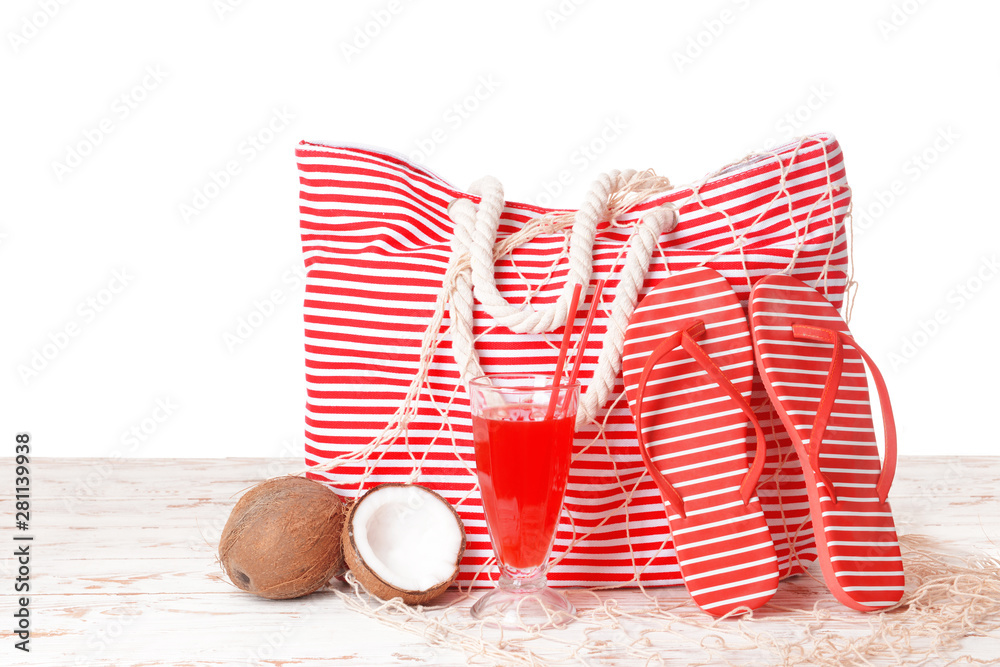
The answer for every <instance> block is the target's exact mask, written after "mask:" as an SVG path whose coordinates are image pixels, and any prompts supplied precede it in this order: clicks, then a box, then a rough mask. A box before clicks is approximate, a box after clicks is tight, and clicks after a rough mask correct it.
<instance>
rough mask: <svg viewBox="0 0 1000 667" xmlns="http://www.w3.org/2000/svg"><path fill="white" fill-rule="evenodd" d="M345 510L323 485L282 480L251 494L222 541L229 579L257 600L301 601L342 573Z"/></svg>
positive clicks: (232, 516) (238, 506)
mask: <svg viewBox="0 0 1000 667" xmlns="http://www.w3.org/2000/svg"><path fill="white" fill-rule="evenodd" d="M344 515H345V510H344V504H343V503H342V502H341V501H340V498H339V497H338V496H337V494H335V493H334V492H333V491H331V490H330V489H329V488H327V487H326V486H325V485H324V484H322V483H321V482H317V481H314V480H310V479H305V478H303V477H277V478H275V479H270V480H267V481H266V482H263V483H261V484H258V485H257V486H255V487H253V488H252V489H250V490H249V491H247V492H246V493H245V494H244V495H243V497H242V498H240V500H239V502H237V503H236V506H235V507H234V508H233V511H232V513H231V514H230V515H229V520H228V521H227V522H226V527H225V528H224V529H223V531H222V538H221V539H220V540H219V561H220V562H221V563H222V567H223V569H224V570H225V571H226V574H227V575H228V576H229V579H230V580H231V581H232V582H233V583H234V584H235V585H236V586H237V587H238V588H241V589H243V590H245V591H247V592H249V593H253V594H254V595H259V596H261V597H264V598H269V599H273V600H280V599H287V598H297V597H301V596H303V595H308V594H309V593H312V592H313V591H315V590H318V589H319V588H321V587H323V586H324V585H325V584H326V583H327V582H328V581H330V579H331V578H332V577H333V576H334V575H336V574H338V573H339V572H341V571H342V570H343V567H344V559H343V554H342V551H341V546H340V544H341V543H340V534H341V532H342V529H343V523H344Z"/></svg>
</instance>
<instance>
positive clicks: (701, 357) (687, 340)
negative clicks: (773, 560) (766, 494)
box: [681, 322, 767, 505]
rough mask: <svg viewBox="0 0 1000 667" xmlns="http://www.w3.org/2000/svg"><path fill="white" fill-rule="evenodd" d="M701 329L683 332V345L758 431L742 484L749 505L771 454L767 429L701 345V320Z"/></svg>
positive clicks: (703, 329)
mask: <svg viewBox="0 0 1000 667" xmlns="http://www.w3.org/2000/svg"><path fill="white" fill-rule="evenodd" d="M699 324H701V327H700V329H699V328H697V327H690V328H688V329H687V330H685V331H684V332H682V335H681V345H682V346H683V347H684V349H685V350H686V351H687V353H688V354H690V355H691V358H692V359H694V360H695V362H696V363H697V364H698V365H699V366H701V367H702V368H703V369H704V370H705V372H706V373H707V374H708V377H710V378H711V379H712V380H713V381H714V382H715V384H717V385H719V387H721V388H722V389H723V390H724V391H725V392H726V393H727V394H729V397H730V398H731V399H733V401H734V402H735V403H736V404H737V405H738V406H739V407H740V410H742V411H743V414H744V415H746V417H747V419H749V420H750V423H751V424H752V425H753V429H754V432H755V433H756V435H757V449H756V453H755V456H754V459H753V465H752V466H750V470H749V471H748V472H747V474H746V475H745V476H744V477H743V483H742V484H740V496H741V497H742V498H743V504H744V505H746V504H748V503H749V502H750V498H752V497H753V494H754V491H755V490H756V489H757V482H758V481H759V480H760V476H761V473H763V472H764V463H765V459H766V458H767V441H766V440H765V439H764V430H763V429H762V428H761V427H760V423H759V422H758V421H757V416H756V415H755V414H754V412H753V408H752V407H750V403H748V402H747V399H746V398H744V397H743V394H741V393H740V392H739V390H738V389H736V387H735V386H733V383H732V382H731V381H730V380H729V378H728V377H726V374H725V373H723V372H722V369H721V368H719V366H718V364H716V363H715V361H714V360H713V359H712V358H711V357H710V356H708V353H707V352H705V350H704V349H702V347H701V345H698V343H697V339H698V338H701V337H702V336H704V335H705V326H704V324H702V323H701V322H699Z"/></svg>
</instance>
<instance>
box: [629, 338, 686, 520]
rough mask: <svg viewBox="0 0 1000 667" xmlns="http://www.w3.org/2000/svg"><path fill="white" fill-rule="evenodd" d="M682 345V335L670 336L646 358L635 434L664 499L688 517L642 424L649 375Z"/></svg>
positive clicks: (637, 393) (647, 466) (638, 393)
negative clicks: (651, 453) (653, 456)
mask: <svg viewBox="0 0 1000 667" xmlns="http://www.w3.org/2000/svg"><path fill="white" fill-rule="evenodd" d="M680 343H681V334H680V332H677V333H675V334H672V335H670V336H669V337H667V338H666V339H664V340H663V341H662V342H661V343H660V344H659V345H657V346H656V347H655V348H653V351H652V352H651V353H650V354H649V357H647V358H646V364H645V365H644V366H643V367H642V374H641V375H640V376H639V384H638V385H637V386H636V393H635V414H636V420H635V421H636V425H635V434H636V438H637V439H638V440H639V453H640V454H641V455H642V462H643V463H644V464H645V466H646V470H648V471H649V474H650V476H651V477H652V478H653V481H654V482H656V486H657V488H658V489H660V493H661V494H662V495H663V497H664V498H666V499H667V501H668V502H669V503H670V506H671V507H673V508H674V509H675V510H677V512H678V513H679V514H680V515H681V516H682V517H684V516H687V515H686V514H685V513H684V501H683V500H682V499H681V494H679V493H677V489H675V488H674V487H673V485H672V484H671V483H670V482H668V481H667V478H666V477H664V476H663V473H662V472H660V469H659V468H658V467H656V464H655V463H653V460H652V459H651V458H650V457H649V452H648V451H647V450H646V438H645V436H644V435H643V433H642V431H643V428H642V424H643V418H644V417H645V413H644V412H643V409H642V401H643V398H644V395H645V393H646V382H648V381H649V374H650V373H651V372H652V371H653V367H654V366H656V363H657V362H658V361H659V360H660V359H662V358H663V357H664V356H665V355H667V354H670V353H671V352H673V351H674V350H675V349H676V348H677V346H678V345H680Z"/></svg>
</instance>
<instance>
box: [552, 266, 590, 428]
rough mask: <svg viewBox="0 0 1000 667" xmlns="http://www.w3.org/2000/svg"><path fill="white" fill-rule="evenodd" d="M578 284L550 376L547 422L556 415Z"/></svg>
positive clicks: (578, 291) (578, 292)
mask: <svg viewBox="0 0 1000 667" xmlns="http://www.w3.org/2000/svg"><path fill="white" fill-rule="evenodd" d="M582 289H583V288H582V286H580V285H579V284H577V285H574V286H573V297H572V298H571V299H570V300H569V312H568V313H567V314H566V327H565V328H564V329H563V339H562V345H560V346H559V358H558V359H556V372H555V375H553V376H552V398H550V399H549V409H548V410H547V411H546V413H545V420H546V421H549V420H551V419H552V417H553V416H554V415H555V413H556V402H557V401H558V400H559V385H560V384H561V379H562V374H563V366H565V365H566V353H567V352H569V339H570V336H572V335H573V322H574V321H575V320H576V309H577V307H578V306H579V305H580V290H582Z"/></svg>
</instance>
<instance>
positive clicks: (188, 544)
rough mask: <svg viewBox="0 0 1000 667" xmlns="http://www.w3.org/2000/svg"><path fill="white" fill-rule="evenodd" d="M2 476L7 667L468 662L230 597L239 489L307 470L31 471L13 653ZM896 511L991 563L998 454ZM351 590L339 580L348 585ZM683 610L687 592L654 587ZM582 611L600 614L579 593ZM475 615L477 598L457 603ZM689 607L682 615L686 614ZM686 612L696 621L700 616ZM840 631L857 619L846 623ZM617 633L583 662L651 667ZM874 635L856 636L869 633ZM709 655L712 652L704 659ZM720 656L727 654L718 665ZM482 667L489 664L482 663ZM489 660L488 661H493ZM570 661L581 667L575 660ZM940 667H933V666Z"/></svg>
mask: <svg viewBox="0 0 1000 667" xmlns="http://www.w3.org/2000/svg"><path fill="white" fill-rule="evenodd" d="M0 460H2V461H4V462H5V463H6V465H4V466H2V467H0V469H2V470H3V473H2V475H3V478H2V481H0V494H2V497H0V553H2V554H3V555H2V557H0V609H2V614H0V618H2V619H3V620H0V665H53V666H56V665H58V666H63V665H88V666H89V665H129V666H134V667H138V666H146V665H258V664H262V665H284V666H303V665H320V664H323V665H414V664H418V665H419V664H424V665H464V664H467V657H466V655H465V654H463V653H462V652H461V651H458V650H453V649H448V648H443V647H439V646H432V645H430V644H429V643H428V642H426V641H425V640H424V639H423V638H422V637H420V636H418V635H416V634H412V633H410V632H406V631H403V630H397V629H395V628H392V627H389V626H387V625H385V624H383V623H381V622H379V621H377V620H373V619H371V618H368V617H366V616H364V615H362V614H359V613H357V612H355V611H352V610H350V609H348V608H347V607H346V606H345V604H344V602H343V600H341V598H340V597H338V595H337V594H336V593H335V592H334V591H332V590H325V591H322V592H320V593H317V594H314V595H312V596H309V597H306V598H302V599H300V600H289V601H269V600H261V599H257V598H255V597H253V596H251V595H249V594H246V593H243V592H241V591H238V590H236V589H235V588H234V587H233V586H232V585H230V584H229V583H228V581H226V580H225V579H224V577H223V576H222V574H221V570H220V568H219V566H218V564H217V563H216V559H215V554H216V546H217V542H218V537H219V534H220V531H221V529H222V526H223V525H224V523H225V521H226V518H227V517H228V515H229V512H230V510H231V508H232V506H233V504H234V502H235V500H236V498H237V497H238V495H239V493H240V492H241V491H242V490H244V489H246V488H248V487H250V486H252V485H253V484H255V483H256V482H258V481H260V480H262V479H265V478H267V477H270V476H274V475H276V474H280V473H284V472H291V471H294V470H297V469H298V468H299V467H300V465H301V461H300V460H280V461H274V460H262V459H205V460H195V459H188V460H170V459H157V460H148V459H147V460H124V461H117V462H115V461H112V460H110V459H41V460H36V461H35V462H34V463H33V466H32V469H31V482H32V500H31V502H32V508H31V509H32V515H31V527H30V531H28V533H29V534H31V535H33V537H34V540H33V541H32V542H31V562H30V568H31V573H30V585H31V592H30V605H29V607H30V612H31V641H30V648H31V652H30V653H23V652H22V651H19V650H16V649H15V648H14V643H15V642H16V641H18V640H17V638H16V637H14V636H13V634H12V631H13V628H14V626H13V623H12V613H13V610H14V609H15V605H16V603H17V598H18V597H19V595H18V594H15V593H14V580H15V578H16V576H17V568H18V565H17V564H16V563H15V561H14V559H13V558H12V554H13V552H14V546H13V545H15V544H18V543H17V542H15V541H14V540H13V537H14V536H15V533H17V534H22V533H20V532H18V531H15V529H14V527H13V524H14V512H15V507H14V500H13V498H12V496H13V493H12V487H13V477H14V475H13V470H14V466H13V463H12V461H11V459H9V458H7V459H0ZM891 501H892V503H893V508H894V512H895V514H896V518H897V523H898V525H899V527H900V532H901V533H922V534H927V535H930V536H933V537H935V538H939V539H941V540H950V541H953V542H955V543H959V544H961V545H963V546H968V547H976V548H979V549H983V550H987V551H989V552H990V553H992V554H993V555H996V554H997V545H998V544H1000V458H962V459H947V458H943V457H940V458H911V459H903V460H901V461H900V464H899V472H898V475H897V480H896V484H895V486H894V488H893V492H892V496H891ZM338 585H339V586H341V589H342V590H346V589H344V588H343V585H342V584H338ZM652 592H653V593H655V594H656V595H657V596H663V597H664V598H665V599H668V600H672V601H675V602H677V603H679V604H684V603H685V602H686V596H685V593H684V591H683V590H681V589H678V588H666V589H653V590H652ZM603 597H605V598H608V597H610V598H614V599H615V600H616V601H617V602H618V604H619V605H620V606H621V607H623V608H626V609H627V608H629V607H630V606H635V607H641V606H643V605H645V604H646V603H647V600H646V599H645V598H643V597H642V596H641V595H640V594H639V593H637V592H635V591H615V592H608V593H604V594H603ZM577 602H578V605H579V606H586V605H591V606H592V605H593V602H592V598H590V597H586V596H584V597H579V596H578V597H577ZM816 602H819V606H820V608H823V609H828V610H829V612H830V614H831V618H830V620H829V621H828V622H825V623H824V625H823V626H822V627H820V628H819V631H820V632H829V631H833V630H838V629H840V630H844V631H847V632H854V633H857V632H858V631H859V626H858V625H857V617H856V616H853V614H855V612H850V611H849V610H845V609H844V608H843V607H840V606H839V605H838V604H836V603H835V602H834V601H833V600H832V598H831V597H830V595H829V593H827V591H826V590H825V589H824V588H823V586H822V585H820V584H817V583H816V582H814V581H812V580H811V579H809V578H808V577H798V578H796V579H794V580H790V581H787V582H784V584H783V585H782V587H781V589H779V593H778V595H776V596H775V598H774V600H773V603H774V604H776V605H785V606H788V607H792V608H795V609H810V608H811V607H812V605H813V604H814V603H816ZM462 604H468V600H465V601H464V602H462ZM682 609H683V607H682ZM698 613H699V612H697V611H696V610H694V609H693V608H692V609H691V614H698ZM771 616H772V617H773V618H769V617H768V614H767V613H764V614H762V619H763V620H761V621H759V622H757V623H758V624H757V625H756V626H755V631H757V632H763V633H765V634H768V633H770V634H771V635H773V636H774V637H778V638H781V637H786V638H794V632H797V631H798V629H797V628H796V626H794V624H790V623H789V622H788V614H787V613H785V612H782V613H774V614H772V615H771ZM845 621H853V623H847V622H845ZM628 630H629V628H628V627H627V625H624V626H623V627H622V628H620V629H619V630H617V631H615V632H616V633H617V635H618V637H617V639H616V637H615V633H611V635H609V637H608V643H607V647H606V649H605V650H604V651H603V652H602V653H601V654H599V655H591V656H590V657H588V658H587V659H586V660H584V661H582V662H583V663H584V664H587V663H592V664H643V660H642V658H640V657H636V656H635V655H632V656H631V657H630V655H629V654H628V652H626V651H624V650H623V649H621V648H620V647H619V646H618V644H616V641H619V640H621V639H622V637H624V636H626V635H627V634H628ZM864 632H866V630H865V629H864V628H861V634H864ZM684 634H685V632H684V630H683V629H681V631H680V633H679V634H678V635H675V636H671V635H663V636H657V635H649V638H650V647H651V648H650V647H647V649H646V650H647V653H648V651H649V650H652V651H654V652H655V653H656V654H657V655H659V656H660V659H662V661H663V662H664V663H665V664H688V663H690V662H692V661H701V662H705V661H708V662H709V663H710V664H715V663H716V662H723V661H724V660H732V662H733V663H734V664H751V663H752V664H780V661H779V659H778V658H777V657H775V656H774V655H773V654H770V653H768V652H763V653H756V654H752V653H747V654H743V653H739V654H733V655H728V654H727V653H725V652H723V653H716V654H714V655H715V657H714V658H713V657H711V655H712V654H711V653H709V654H706V653H705V652H704V650H701V649H699V648H698V645H697V643H696V642H691V641H688V642H684V641H681V640H680V639H678V637H683V636H684ZM965 654H969V655H972V656H974V657H977V658H979V659H980V660H986V661H989V662H992V661H994V660H995V661H996V662H997V663H1000V638H998V637H996V636H993V637H978V638H976V637H973V638H969V639H967V640H964V641H963V642H962V644H961V646H959V647H957V648H956V649H955V650H954V651H951V652H949V656H950V657H952V658H955V657H958V656H961V655H965ZM706 656H709V657H706ZM720 656H723V657H720ZM479 664H484V663H483V662H480V663H479ZM485 664H489V661H486V662H485ZM574 664H581V661H577V662H575V663H574ZM935 664H936V663H935Z"/></svg>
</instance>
